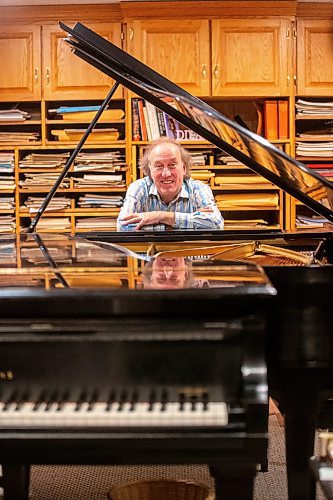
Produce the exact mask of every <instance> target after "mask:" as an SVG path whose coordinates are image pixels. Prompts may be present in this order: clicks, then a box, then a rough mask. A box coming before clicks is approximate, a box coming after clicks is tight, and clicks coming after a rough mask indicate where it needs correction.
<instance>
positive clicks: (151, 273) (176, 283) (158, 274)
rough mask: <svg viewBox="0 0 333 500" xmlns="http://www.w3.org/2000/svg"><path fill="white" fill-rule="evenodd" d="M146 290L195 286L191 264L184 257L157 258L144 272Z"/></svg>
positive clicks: (143, 279)
mask: <svg viewBox="0 0 333 500" xmlns="http://www.w3.org/2000/svg"><path fill="white" fill-rule="evenodd" d="M142 285H143V287H144V288H152V289H155V290H156V289H171V288H191V287H193V286H194V285H195V281H194V279H193V277H192V271H191V264H190V262H186V261H185V259H184V257H178V258H175V257H166V256H164V257H163V256H162V255H161V256H159V257H156V259H154V260H153V261H152V262H149V263H148V264H147V265H146V267H145V268H144V270H143V272H142Z"/></svg>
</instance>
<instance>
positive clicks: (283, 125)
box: [278, 100, 289, 139]
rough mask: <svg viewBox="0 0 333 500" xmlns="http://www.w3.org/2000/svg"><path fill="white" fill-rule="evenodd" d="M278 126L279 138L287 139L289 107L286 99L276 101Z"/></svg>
mask: <svg viewBox="0 0 333 500" xmlns="http://www.w3.org/2000/svg"><path fill="white" fill-rule="evenodd" d="M278 123H279V125H278V127H279V134H278V135H279V139H288V137H289V109H288V101H286V100H280V101H278Z"/></svg>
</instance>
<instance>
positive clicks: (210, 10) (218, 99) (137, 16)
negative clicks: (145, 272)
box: [0, 0, 333, 232]
mask: <svg viewBox="0 0 333 500" xmlns="http://www.w3.org/2000/svg"><path fill="white" fill-rule="evenodd" d="M266 4H267V2H261V1H255V0H253V1H252V0H251V1H249V2H243V3H241V6H240V5H238V4H237V2H236V3H235V2H227V1H219V2H210V3H209V4H207V5H206V4H205V6H203V5H202V3H200V2H195V1H192V0H191V1H189V2H185V3H182V10H181V15H180V11H179V9H177V8H175V5H174V3H172V5H171V4H168V3H165V2H149V9H147V10H145V11H144V10H142V9H138V6H137V5H136V3H135V2H123V3H122V4H120V3H117V2H116V3H112V4H110V5H106V4H104V5H95V6H88V5H87V6H85V9H82V6H80V5H76V6H75V5H71V6H67V5H61V6H43V7H41V6H29V7H28V6H25V7H24V6H22V7H16V8H12V7H4V8H3V16H2V19H1V20H0V25H1V28H2V29H1V35H0V45H1V44H2V45H3V46H4V47H6V56H5V57H3V59H2V61H1V62H0V70H1V71H2V74H3V75H5V78H4V79H3V81H2V83H1V98H0V100H1V106H4V107H5V108H9V107H13V106H14V105H15V106H17V107H19V108H21V109H22V110H23V111H26V112H27V113H28V114H30V115H31V117H30V118H29V120H26V121H25V122H20V123H5V122H0V133H1V132H5V133H7V134H13V133H14V134H19V136H20V138H19V139H18V140H16V138H14V139H13V136H12V135H9V136H7V137H8V139H7V140H1V142H0V153H3V154H11V155H13V158H14V159H13V170H12V171H10V170H8V169H7V170H6V172H2V173H0V175H1V176H2V178H4V179H5V181H9V183H10V182H11V178H12V177H14V181H15V184H16V186H12V185H11V186H10V187H8V188H4V186H2V188H1V191H0V218H3V217H6V218H7V220H5V221H2V222H4V224H5V225H6V223H7V224H8V225H9V226H8V227H9V228H10V230H11V231H13V232H15V231H16V232H19V230H20V227H25V226H26V225H27V224H28V223H29V221H30V220H31V216H32V214H31V213H30V212H29V206H27V205H26V203H27V201H28V199H29V197H33V196H37V197H40V198H42V197H44V196H45V195H46V193H47V191H48V189H49V187H42V186H41V185H37V186H36V185H33V184H29V182H30V181H31V178H32V179H33V178H34V175H35V174H36V175H35V177H36V176H37V175H39V173H41V174H47V173H49V174H57V173H58V172H59V168H58V167H55V168H54V169H53V170H52V169H49V168H48V169H46V170H45V171H44V172H43V171H42V169H41V168H40V167H37V168H35V167H34V166H32V167H30V168H28V167H27V166H22V162H23V161H24V159H25V158H26V157H27V156H29V154H32V153H35V154H39V155H43V154H45V156H46V155H49V154H50V155H52V154H56V153H59V154H63V153H67V154H68V153H71V152H72V151H73V149H74V148H75V146H76V144H77V142H78V138H79V137H80V134H81V133H82V132H81V130H82V129H85V128H86V127H87V125H88V124H89V123H90V121H91V118H90V117H89V120H88V117H86V118H85V117H84V116H80V117H79V116H71V117H67V119H64V116H61V115H57V114H54V113H52V112H51V110H53V109H56V108H58V107H60V106H66V105H71V106H79V107H80V106H89V105H96V104H100V103H101V101H102V99H103V98H104V97H105V95H106V94H107V91H108V89H109V88H110V87H111V86H112V83H113V82H112V79H110V78H108V77H106V76H105V75H102V74H101V72H98V71H97V70H96V69H94V68H92V67H89V66H87V65H86V63H85V62H84V61H82V60H80V59H79V58H77V57H75V56H73V54H71V53H70V51H69V50H68V47H67V48H65V44H63V42H62V37H63V36H64V34H63V33H62V32H61V30H59V27H58V25H57V21H58V19H59V18H60V17H61V19H62V20H63V21H64V22H65V23H66V24H68V25H70V26H72V25H73V24H74V22H75V21H76V20H79V21H81V22H83V23H84V24H86V25H87V26H89V27H91V28H92V29H93V30H94V31H96V32H99V33H100V34H102V36H104V37H105V38H107V39H108V40H111V41H113V42H114V43H115V44H117V45H119V46H122V47H124V48H125V49H126V50H127V51H128V52H129V53H131V54H133V55H134V56H135V57H138V58H139V59H140V60H142V61H143V62H145V63H147V64H148V65H150V66H152V67H153V68H154V69H156V70H157V71H159V72H161V73H162V74H165V75H166V76H167V77H168V78H170V79H171V80H172V81H173V82H175V83H177V84H179V85H180V86H182V87H183V88H185V89H187V90H188V91H190V92H191V93H193V94H194V95H197V96H201V98H203V99H205V100H207V101H208V102H209V103H210V104H212V105H213V106H214V107H216V108H217V109H219V110H220V111H222V112H223V113H224V114H226V115H227V116H229V117H231V118H235V117H236V116H239V117H240V118H241V119H242V120H243V121H244V122H245V123H246V125H247V126H249V128H250V129H251V130H254V131H257V132H259V133H260V134H262V135H265V130H264V127H265V122H266V121H267V120H266V118H267V116H266V115H267V112H265V109H264V108H265V103H266V102H268V101H273V102H275V105H276V106H277V107H278V109H279V105H280V103H285V104H286V105H287V120H288V123H287V127H286V128H287V132H286V133H281V132H280V131H279V130H278V131H277V133H276V132H275V135H273V136H272V137H271V139H270V140H271V142H272V143H273V144H275V145H276V146H278V147H281V148H282V149H283V150H284V151H286V152H287V153H289V154H291V155H295V145H296V146H297V144H295V143H296V142H298V139H299V138H298V135H297V134H298V133H299V131H300V130H304V128H305V124H306V123H307V119H306V118H305V117H303V118H302V119H299V118H297V119H296V120H295V106H294V102H295V97H294V96H295V94H296V95H298V96H303V97H304V98H305V99H308V98H313V99H315V100H319V101H320V100H321V99H322V96H325V99H326V98H327V99H329V98H330V95H331V94H332V90H331V89H332V83H333V78H332V72H331V68H332V67H333V64H332V63H333V54H332V53H331V50H329V47H331V46H332V43H331V42H332V36H333V35H332V32H333V29H332V23H331V17H332V13H333V11H332V7H331V6H329V5H328V4H327V2H326V3H322V4H320V5H317V4H316V5H312V3H310V4H303V3H300V2H296V3H295V5H294V2H284V3H281V2H277V1H272V2H270V4H269V6H267V5H266ZM287 4H288V5H287ZM292 4H293V5H292ZM296 4H297V6H296ZM296 7H297V8H296ZM60 11H61V12H60ZM319 12H321V14H319ZM180 16H181V22H179V18H180ZM320 16H325V19H319V18H320ZM108 19H112V23H109V22H106V20H108ZM42 47H43V50H42ZM321 47H324V48H325V50H324V51H323V50H321V49H320V48H321ZM326 48H327V50H326ZM317 53H318V54H319V53H321V54H324V53H325V57H324V58H323V57H321V58H318V57H313V55H314V54H317ZM170 54H173V57H170ZM175 54H177V57H175ZM13 61H14V62H15V64H14V63H13ZM180 61H181V63H180ZM18 67H19V68H20V71H18V69H17V68H18ZM296 70H297V71H296ZM133 97H134V96H133V95H131V94H130V92H128V91H126V90H123V89H118V90H117V94H116V96H115V100H114V101H112V103H111V106H112V107H113V109H121V110H123V112H124V115H123V116H122V117H118V118H116V117H114V116H113V117H110V116H105V117H102V119H101V121H100V122H99V124H98V126H97V128H98V129H99V130H100V132H99V133H98V135H97V136H95V137H94V138H92V139H91V140H89V142H88V143H87V144H86V145H85V147H84V152H86V153H87V154H93V153H95V152H96V153H100V154H104V153H107V152H111V153H112V152H117V153H119V154H122V155H124V156H125V162H126V170H124V171H121V172H120V173H117V174H118V175H121V182H122V184H121V185H112V186H110V185H105V184H104V178H103V177H102V175H105V174H106V172H102V171H99V173H98V174H97V172H96V175H100V176H101V177H100V179H101V181H102V182H101V183H100V184H95V185H94V186H92V187H90V186H89V185H88V186H87V185H84V182H83V184H82V183H81V184H80V181H78V178H79V179H82V178H83V177H84V173H83V172H82V171H81V172H79V173H78V172H75V171H74V167H72V169H71V171H70V172H69V175H68V180H67V184H66V186H64V187H63V189H62V190H60V191H59V193H58V195H59V196H60V197H67V198H68V200H69V204H68V205H67V206H66V207H65V208H62V209H57V210H54V211H53V212H52V213H51V212H49V213H46V214H45V216H44V217H43V219H51V218H52V217H54V218H57V219H64V220H65V219H66V224H67V226H66V231H68V232H74V231H76V232H80V231H81V230H82V231H83V230H85V228H84V226H85V224H84V223H85V222H89V221H88V219H90V218H91V219H92V221H91V224H93V222H94V220H95V221H97V219H98V217H107V218H109V220H108V219H106V220H105V221H104V222H105V223H106V224H108V225H109V224H110V219H111V220H112V221H113V223H114V221H115V219H116V217H117V214H118V211H119V207H118V206H115V207H110V205H109V206H107V207H106V206H104V207H96V205H91V206H89V205H88V203H85V202H84V201H82V200H80V198H81V197H84V196H85V195H94V196H95V199H93V200H92V204H93V203H97V202H96V199H97V197H98V196H104V195H105V196H109V195H110V196H115V197H116V196H118V197H120V196H123V195H124V194H125V192H126V188H127V186H128V185H129V183H130V182H132V181H133V180H135V179H136V178H137V177H138V176H139V175H140V172H138V169H137V159H138V158H139V157H140V155H141V154H142V151H143V149H144V147H145V146H146V144H147V143H148V142H149V137H148V136H147V137H144V138H143V137H135V136H133V134H132V132H133V122H132V120H133V118H132V114H133V108H132V104H133ZM260 117H261V118H260ZM260 120H261V123H259V122H260ZM317 121H319V120H317ZM103 129H116V133H115V135H112V132H113V131H111V132H110V131H109V130H104V131H103ZM68 130H69V132H68ZM109 132H110V134H111V135H108V133H109ZM266 134H267V131H266ZM23 137H25V138H24V139H23ZM145 139H146V140H145ZM180 139H181V140H182V142H183V144H184V146H185V147H187V148H188V149H189V150H191V151H194V152H195V151H198V150H201V151H202V152H203V154H205V159H204V162H203V164H202V165H199V166H198V167H197V168H195V169H194V173H195V174H196V175H198V176H199V177H200V176H201V178H205V175H206V178H205V181H207V182H209V183H210V185H211V187H212V189H213V192H214V195H215V196H216V197H219V196H220V197H221V198H220V201H221V209H222V212H223V215H224V216H225V219H226V220H227V221H233V220H234V221H235V224H236V225H237V223H238V221H240V222H239V223H241V222H242V221H245V223H246V224H248V223H249V224H250V222H249V221H251V220H258V219H262V220H264V221H265V225H264V226H263V227H270V228H286V229H290V228H293V227H296V216H297V213H300V212H301V211H303V210H304V208H303V207H302V206H301V205H300V204H298V203H296V202H295V201H294V200H293V199H292V198H291V197H290V196H289V195H285V194H283V193H282V192H280V190H279V189H278V188H276V187H272V186H270V185H269V184H267V183H263V182H262V179H260V178H259V176H257V177H255V174H253V173H251V172H250V171H249V170H248V169H247V168H246V167H244V166H241V165H232V164H230V163H229V164H228V162H225V161H222V162H221V160H220V159H219V158H218V155H217V151H216V150H215V149H214V148H212V146H211V145H210V144H208V143H206V142H202V141H198V140H189V139H191V138H190V137H181V138H180ZM302 140H303V142H305V143H307V142H310V143H311V142H312V143H313V142H315V141H314V140H313V139H309V140H305V139H302ZM323 142H325V141H323ZM326 142H329V141H326ZM297 157H298V156H297ZM299 159H300V160H301V161H305V158H304V157H302V158H301V157H299ZM306 161H307V160H306ZM329 161H330V160H327V159H325V161H323V163H324V164H325V165H327V164H328V163H329ZM313 163H317V164H318V163H320V162H319V160H318V159H317V160H313ZM202 171H207V172H208V173H207V172H202ZM87 173H88V172H87ZM88 175H89V173H88ZM41 177H43V176H41ZM46 178H47V176H46ZM50 178H51V177H49V180H50ZM235 180H236V181H237V182H236V183H235ZM46 184H47V183H46ZM46 184H45V186H46ZM7 186H8V182H7ZM233 194H234V195H235V196H236V203H237V200H239V201H243V199H245V198H246V196H248V197H249V198H251V196H254V197H255V195H257V196H259V197H260V196H261V195H263V198H264V197H265V196H266V195H267V198H266V199H268V197H269V196H271V197H272V199H274V200H275V201H274V203H275V206H273V207H272V206H267V205H265V204H264V203H263V204H261V205H260V206H259V207H258V209H256V208H257V207H254V208H253V209H250V210H247V209H243V208H242V207H240V206H238V207H236V209H232V208H230V207H227V206H223V202H224V200H227V199H228V197H229V198H231V196H230V195H233ZM250 195H251V196H250ZM237 197H238V198H237ZM115 199H116V198H115ZM118 200H119V198H118ZM218 200H219V198H218ZM9 217H10V218H12V219H13V220H11V221H9ZM0 220H1V219H0ZM62 222H64V221H62ZM101 222H102V223H103V221H101ZM58 223H59V224H60V223H61V221H58ZM111 226H112V223H111ZM109 227H110V226H109ZM0 228H1V224H0ZM83 228H84V229H83Z"/></svg>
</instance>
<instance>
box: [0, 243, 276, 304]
mask: <svg viewBox="0 0 333 500" xmlns="http://www.w3.org/2000/svg"><path fill="white" fill-rule="evenodd" d="M14 287H15V288H16V289H17V288H20V287H21V288H29V289H30V290H31V288H35V289H36V290H37V289H40V288H48V289H49V290H52V289H53V290H54V289H57V290H60V289H64V288H75V289H76V290H91V291H92V290H94V289H95V290H98V289H104V290H108V291H112V290H117V291H121V290H122V291H124V292H126V291H127V292H128V291H129V290H135V291H137V290H139V291H140V293H141V291H142V290H144V289H148V290H154V291H155V290H178V291H180V290H181V289H183V291H186V289H187V290H190V289H191V290H192V289H193V291H195V290H196V289H197V290H198V289H199V293H204V292H203V290H204V289H209V291H213V290H214V289H215V290H216V289H218V290H219V293H220V292H222V294H223V290H225V292H226V293H227V294H229V295H230V293H232V294H233V293H244V294H245V295H252V294H256V293H260V294H263V295H274V294H275V289H274V288H273V287H272V286H271V284H270V282H269V280H268V278H267V277H266V275H265V273H264V272H263V270H262V269H261V268H260V267H259V266H257V265H255V264H253V263H249V262H241V261H238V262H228V261H217V260H215V261H210V260H209V256H208V257H205V258H203V257H193V258H191V257H186V258H185V257H176V258H175V257H168V256H165V255H160V256H156V257H153V258H152V257H147V256H146V255H145V254H142V255H140V254H136V253H134V252H132V251H130V250H128V249H127V248H124V247H121V246H119V245H115V244H111V243H105V242H104V243H103V242H89V241H87V240H85V239H83V238H80V237H77V236H70V235H58V234H49V233H48V234H38V233H34V234H21V235H20V236H16V235H3V236H1V237H0V299H1V298H4V295H6V289H12V288H14ZM184 289H185V290H184ZM29 293H30V292H29Z"/></svg>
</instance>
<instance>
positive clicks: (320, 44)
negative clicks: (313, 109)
mask: <svg viewBox="0 0 333 500" xmlns="http://www.w3.org/2000/svg"><path fill="white" fill-rule="evenodd" d="M297 93H298V94H299V95H313V96H316V95H318V96H332V94H333V25H332V21H331V20H300V21H298V22H297Z"/></svg>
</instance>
